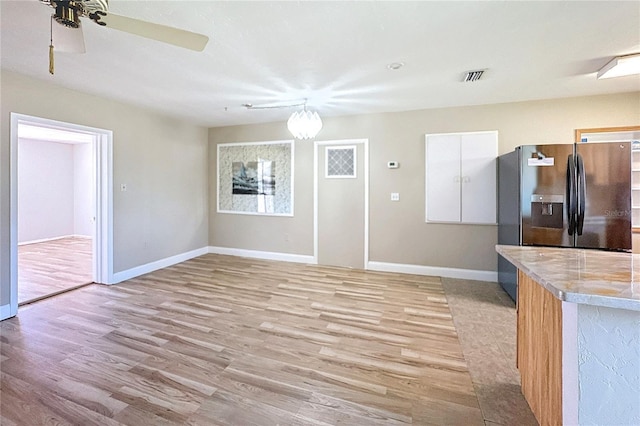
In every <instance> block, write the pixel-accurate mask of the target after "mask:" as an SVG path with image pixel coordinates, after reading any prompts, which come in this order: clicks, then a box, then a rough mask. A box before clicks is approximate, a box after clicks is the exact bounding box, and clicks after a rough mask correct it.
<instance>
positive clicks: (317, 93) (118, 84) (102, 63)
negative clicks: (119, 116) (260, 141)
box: [0, 0, 640, 127]
mask: <svg viewBox="0 0 640 426" xmlns="http://www.w3.org/2000/svg"><path fill="white" fill-rule="evenodd" d="M110 10H111V12H113V13H117V14H120V15H125V16H129V17H133V18H138V19H143V20H147V21H151V22H156V23H160V24H165V25H171V26H174V27H178V28H182V29H186V30H190V31H194V32H198V33H203V34H206V35H208V36H209V38H210V41H209V44H208V45H207V47H206V48H205V50H204V51H203V52H193V51H190V50H185V49H181V48H178V47H174V46H171V45H166V44H162V43H160V42H156V41H153V40H148V39H144V38H141V37H137V36H134V35H130V34H126V33H122V32H119V31H116V30H112V29H109V28H104V27H99V26H98V25H96V24H94V23H93V22H91V21H90V20H88V19H83V23H84V25H83V27H84V35H85V42H86V49H87V53H86V54H71V53H58V54H57V55H56V74H55V76H50V75H49V74H48V53H47V51H48V45H49V16H50V14H51V12H52V9H50V8H49V7H47V6H46V5H44V4H41V3H40V2H39V1H37V0H20V1H6V0H2V1H0V22H1V25H0V31H1V33H0V34H1V43H2V44H1V51H0V53H1V64H2V68H3V69H6V70H11V71H15V72H18V73H21V74H26V75H29V76H32V77H35V78H39V79H43V80H47V81H51V82H54V83H55V84H59V85H62V86H65V87H70V88H74V89H76V90H78V91H82V92H87V93H91V94H95V95H99V96H103V97H108V98H113V99H117V100H120V101H123V102H128V103H133V104H136V105H140V106H144V107H148V108H152V109H154V110H158V111H160V112H163V113H166V114H170V115H173V116H178V117H181V118H185V119H187V120H190V121H192V122H194V123H197V124H200V125H204V126H207V127H215V126H224V125H234V124H246V123H258V122H269V121H279V120H286V119H287V118H288V116H289V115H290V114H291V112H292V110H291V109H284V110H247V109H245V108H243V107H242V106H241V105H242V104H244V103H252V104H254V105H261V104H273V103H283V102H296V101H300V100H301V99H304V98H307V99H308V103H309V105H310V106H311V107H312V108H313V109H316V110H317V111H318V112H319V113H320V115H321V116H322V117H327V116H338V115H350V114H362V113H372V112H388V111H405V110H414V109H423V108H437V107H448V106H459V105H476V104H491V103H501V102H512V101H522V100H533V99H548V98H560V97H570V96H582V95H594V94H604V93H616V92H630V91H639V90H640V77H639V76H631V77H622V78H616V79H607V80H597V79H596V73H597V71H598V70H599V69H600V68H601V67H602V66H603V65H605V64H606V63H607V62H608V61H609V60H610V59H612V57H614V56H617V55H624V54H630V53H635V52H640V1H624V2H615V1H595V2H583V1H550V2H546V1H525V2H523V1H471V2H462V1H444V2H439V1H422V2H403V1H390V2H382V1H376V2H373V1H358V2H349V1H338V2H316V1H285V2H275V1H260V2H245V1H231V2H220V1H152V0H145V1H127V0H110ZM391 62H404V63H405V66H404V67H403V68H401V69H399V70H395V71H394V70H390V69H388V68H387V65H388V64H389V63H391ZM474 69H486V70H487V71H486V73H485V75H484V76H483V78H482V79H481V80H480V81H478V82H475V83H463V82H461V80H462V77H463V75H464V73H465V72H466V71H468V70H474Z"/></svg>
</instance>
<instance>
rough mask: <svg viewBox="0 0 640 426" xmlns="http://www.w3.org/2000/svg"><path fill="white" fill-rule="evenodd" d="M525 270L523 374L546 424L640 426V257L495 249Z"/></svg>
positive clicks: (521, 278)
mask: <svg viewBox="0 0 640 426" xmlns="http://www.w3.org/2000/svg"><path fill="white" fill-rule="evenodd" d="M496 251H497V252H498V253H499V254H500V255H501V256H503V257H504V258H505V259H507V260H508V261H509V262H511V263H512V264H513V265H515V266H516V267H517V268H518V301H517V309H518V323H517V324H518V325H517V327H518V356H517V362H518V370H519V371H520V374H521V379H522V393H523V394H524V396H525V398H526V399H527V401H528V402H529V405H530V406H531V409H532V411H533V412H534V414H535V416H536V418H537V419H538V421H539V422H540V424H542V425H555V424H558V425H560V424H564V425H577V424H594V425H640V255H633V254H630V253H619V252H606V251H599V250H583V249H567V248H549V247H532V246H526V247H518V246H505V245H498V246H496Z"/></svg>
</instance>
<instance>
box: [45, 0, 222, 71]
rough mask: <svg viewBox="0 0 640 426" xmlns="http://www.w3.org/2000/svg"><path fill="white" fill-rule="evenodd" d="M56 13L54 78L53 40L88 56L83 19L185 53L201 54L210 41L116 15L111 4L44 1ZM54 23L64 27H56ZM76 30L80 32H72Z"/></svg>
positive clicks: (105, 1)
mask: <svg viewBox="0 0 640 426" xmlns="http://www.w3.org/2000/svg"><path fill="white" fill-rule="evenodd" d="M40 1H41V2H42V3H44V4H46V5H48V6H50V7H52V8H53V9H54V10H55V11H54V13H53V14H52V15H51V19H52V21H51V45H50V46H49V72H50V73H51V74H53V39H54V35H55V38H56V40H61V41H62V44H63V45H64V48H63V49H62V51H67V52H84V51H85V48H84V37H83V35H82V23H81V22H80V18H89V19H91V20H92V21H93V22H95V23H96V24H98V25H100V26H103V27H108V28H113V29H115V30H119V31H124V32H127V33H130V34H135V35H138V36H141V37H146V38H149V39H152V40H157V41H160V42H163V43H168V44H172V45H174V46H178V47H183V48H185V49H190V50H195V51H197V52H201V51H202V50H204V48H205V46H206V45H207V42H208V41H209V37H207V36H206V35H203V34H197V33H194V32H191V31H186V30H181V29H178V28H173V27H169V26H166V25H160V24H154V23H152V22H147V21H142V20H139V19H134V18H129V17H127V16H122V15H116V14H114V13H111V12H109V0H40ZM53 21H55V22H57V23H58V24H60V25H55V26H54V24H53ZM69 30H76V31H69Z"/></svg>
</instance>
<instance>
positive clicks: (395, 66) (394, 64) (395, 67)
mask: <svg viewBox="0 0 640 426" xmlns="http://www.w3.org/2000/svg"><path fill="white" fill-rule="evenodd" d="M402 67H404V62H392V63H390V64H389V65H387V68H389V69H390V70H399V69H400V68H402Z"/></svg>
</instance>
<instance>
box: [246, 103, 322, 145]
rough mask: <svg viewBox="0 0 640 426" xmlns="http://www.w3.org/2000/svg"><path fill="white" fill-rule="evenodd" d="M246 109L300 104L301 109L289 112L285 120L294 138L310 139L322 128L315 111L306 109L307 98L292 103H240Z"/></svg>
mask: <svg viewBox="0 0 640 426" xmlns="http://www.w3.org/2000/svg"><path fill="white" fill-rule="evenodd" d="M242 106H243V107H245V108H246V109H280V108H292V107H298V106H301V107H302V110H300V111H296V112H294V113H293V114H291V117H289V120H288V121H287V128H288V129H289V131H290V132H291V134H292V135H293V136H294V137H295V138H296V139H312V138H314V137H316V135H317V134H318V133H319V132H320V130H321V129H322V120H321V119H320V116H319V115H318V113H317V112H315V111H309V110H307V100H306V99H305V100H304V101H303V102H297V103H294V104H273V105H257V106H256V105H253V104H250V103H247V104H242Z"/></svg>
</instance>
